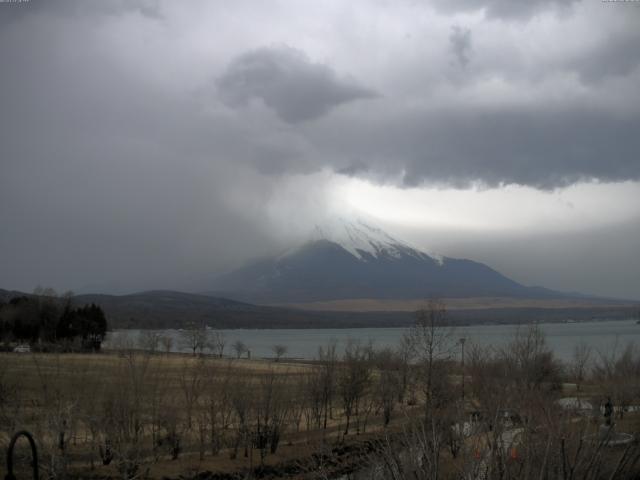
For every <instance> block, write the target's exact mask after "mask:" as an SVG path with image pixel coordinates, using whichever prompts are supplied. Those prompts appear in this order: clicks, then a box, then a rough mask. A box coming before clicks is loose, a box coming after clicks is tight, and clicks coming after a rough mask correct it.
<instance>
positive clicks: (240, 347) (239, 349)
mask: <svg viewBox="0 0 640 480" xmlns="http://www.w3.org/2000/svg"><path fill="white" fill-rule="evenodd" d="M231 348H232V349H233V351H234V352H236V358H240V357H241V356H242V355H243V354H244V353H246V352H247V351H248V349H247V346H246V345H245V343H244V342H243V341H242V340H236V341H235V342H233V345H231Z"/></svg>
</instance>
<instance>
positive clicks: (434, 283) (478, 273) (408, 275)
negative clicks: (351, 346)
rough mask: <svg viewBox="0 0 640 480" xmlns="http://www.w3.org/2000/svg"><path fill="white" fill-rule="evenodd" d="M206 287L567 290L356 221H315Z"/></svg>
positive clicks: (371, 292) (253, 290) (265, 291)
mask: <svg viewBox="0 0 640 480" xmlns="http://www.w3.org/2000/svg"><path fill="white" fill-rule="evenodd" d="M206 290H207V291H211V292H215V293H216V294H222V295H224V296H227V297H230V298H237V299H241V300H244V301H249V302H252V303H286V302H314V301H326V300H340V299H350V298H380V299H415V298H429V297H483V296H487V297H532V298H554V297H562V296H566V295H565V294H562V293H560V292H555V291H552V290H548V289H545V288H541V287H527V286H524V285H522V284H520V283H518V282H515V281H513V280H511V279H509V278H507V277H506V276H504V275H502V274H501V273H499V272H497V271H496V270H494V269H492V268H490V267H489V266H487V265H484V264H482V263H478V262H474V261H472V260H466V259H455V258H449V257H444V256H441V255H436V254H433V253H426V252H424V251H421V250H419V249H416V248H414V247H411V246H410V245H408V244H407V243H405V242H402V241H399V240H396V239H394V238H393V237H392V236H390V235H389V234H387V233H386V232H384V231H382V230H381V229H379V228H375V227H372V226H370V225H368V224H366V223H364V222H362V221H355V222H346V221H339V222H335V223H333V224H331V225H330V226H329V227H328V228H327V227H325V226H319V227H316V229H315V230H314V233H313V236H312V239H311V240H310V241H309V242H307V243H305V244H303V245H301V246H299V247H296V248H294V249H291V250H289V251H287V252H285V253H284V254H282V255H279V256H277V257H273V258H267V259H263V260H259V261H257V262H254V263H251V264H249V265H247V266H244V267H242V268H240V269H238V270H235V271H233V272H230V273H228V274H225V275H222V276H220V277H218V278H217V279H216V280H214V282H213V284H212V285H211V287H210V288H208V289H206Z"/></svg>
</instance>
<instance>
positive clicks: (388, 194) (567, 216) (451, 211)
mask: <svg viewBox="0 0 640 480" xmlns="http://www.w3.org/2000/svg"><path fill="white" fill-rule="evenodd" d="M333 189H334V195H332V196H333V197H334V198H335V199H336V200H337V201H338V202H339V203H342V204H343V205H344V206H346V207H347V208H348V209H349V210H352V211H353V212H354V213H355V214H364V215H366V216H368V217H372V218H374V219H377V220H380V221H382V222H384V223H387V224H390V223H393V224H398V225H401V226H405V227H413V228H425V229H427V228H428V229H431V230H433V229H437V230H448V229H452V230H456V231H460V230H468V231H480V232H481V231H486V232H498V231H504V232H521V233H531V234H534V233H535V234H539V233H545V232H548V233H556V232H571V231H584V230H590V229H598V228H602V227H606V226H608V225H617V224H622V223H625V222H628V221H633V220H637V219H638V218H640V206H639V205H638V198H640V182H621V183H596V182H590V183H580V184H575V185H572V186H569V187H566V188H562V189H557V190H553V191H541V190H537V189H534V188H531V187H526V186H519V185H509V186H503V187H500V188H491V189H481V188H471V189H467V190H459V189H453V188H426V187H425V188H410V189H402V188H398V187H394V186H388V185H387V186H381V185H376V184H373V183H370V182H368V181H365V180H359V179H353V178H350V179H345V180H344V181H339V182H336V183H335V184H334V187H333Z"/></svg>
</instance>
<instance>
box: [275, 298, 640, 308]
mask: <svg viewBox="0 0 640 480" xmlns="http://www.w3.org/2000/svg"><path fill="white" fill-rule="evenodd" d="M443 301H444V302H445V303H446V305H447V308H448V309H449V310H483V309H498V308H511V309H513V308H550V309H559V308H571V309H576V308H584V309H592V308H606V307H624V306H628V307H634V306H636V305H637V302H631V301H625V300H601V299H597V300H594V299H579V298H553V299H542V298H513V297H472V298H445V299H443ZM425 303H426V301H425V299H412V300H385V299H376V298H353V299H344V300H331V301H323V302H306V303H282V304H274V305H272V306H277V307H285V308H297V309H301V310H309V311H319V312H415V311H416V310H419V309H420V308H424V306H425Z"/></svg>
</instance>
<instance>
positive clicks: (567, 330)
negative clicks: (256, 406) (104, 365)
mask: <svg viewBox="0 0 640 480" xmlns="http://www.w3.org/2000/svg"><path fill="white" fill-rule="evenodd" d="M518 328H524V327H519V326H517V325H475V326H465V327H457V328H455V330H454V331H453V335H452V341H453V342H454V343H455V341H457V340H458V339H460V338H465V339H466V341H467V343H466V348H469V347H470V346H471V344H476V345H480V346H493V347H496V348H499V347H502V346H504V345H506V344H507V343H508V342H509V341H511V340H512V339H513V337H514V335H515V333H516V332H517V330H518ZM541 328H542V330H543V331H544V332H545V334H546V338H547V343H548V345H549V346H550V347H551V348H552V349H553V351H554V352H555V354H556V356H557V357H558V358H560V359H561V360H566V361H568V360H570V359H571V357H572V354H573V350H574V348H575V346H576V345H577V344H579V343H586V344H587V345H589V346H591V347H592V348H593V349H594V351H595V353H596V354H597V353H598V352H601V353H607V354H610V353H612V352H613V351H614V350H616V351H620V350H622V349H623V348H624V347H626V346H627V344H629V343H630V342H634V343H639V344H640V325H638V324H636V322H635V320H612V321H593V322H578V323H546V324H541ZM220 331H221V332H222V333H223V334H224V337H225V340H226V344H227V347H226V349H225V355H233V352H232V350H231V345H232V344H233V342H235V341H237V340H241V341H242V342H244V343H245V345H247V347H248V348H249V350H250V351H251V356H252V358H263V357H264V358H272V357H273V352H272V347H273V346H274V345H277V344H280V345H285V346H286V347H287V354H286V356H287V357H289V358H300V359H313V358H314V357H315V356H316V355H317V352H318V347H319V346H322V345H327V344H328V343H329V342H330V341H335V342H336V343H337V350H338V352H341V351H342V350H343V349H344V346H345V345H346V343H347V341H348V340H349V339H355V340H358V341H360V342H362V343H368V342H372V343H373V345H374V346H375V347H377V348H383V347H396V346H397V345H398V344H399V342H400V339H401V338H402V336H403V335H404V334H405V333H406V332H407V329H406V328H345V329H331V328H328V329H273V330H261V329H255V330H253V329H252V330H220ZM157 333H158V334H160V335H163V336H169V337H172V338H173V347H172V350H173V351H183V352H186V351H188V349H186V348H184V347H183V346H182V345H181V343H182V342H181V332H180V331H179V330H161V331H157ZM140 334H141V331H140V330H116V331H114V332H111V333H109V335H108V336H107V339H106V341H105V344H104V347H105V348H115V347H117V346H119V345H128V346H136V345H137V342H138V338H139V336H140ZM160 348H161V347H160Z"/></svg>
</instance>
